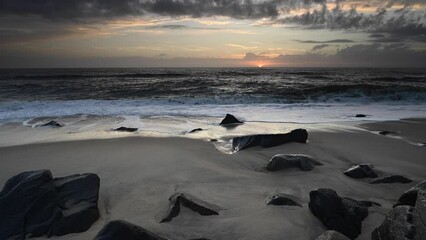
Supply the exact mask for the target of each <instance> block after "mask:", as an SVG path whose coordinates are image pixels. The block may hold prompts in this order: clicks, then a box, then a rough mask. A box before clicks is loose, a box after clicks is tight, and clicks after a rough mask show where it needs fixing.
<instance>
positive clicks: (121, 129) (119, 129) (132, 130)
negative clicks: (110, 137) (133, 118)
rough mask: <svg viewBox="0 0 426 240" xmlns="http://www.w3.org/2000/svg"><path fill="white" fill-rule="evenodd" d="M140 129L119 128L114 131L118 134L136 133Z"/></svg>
mask: <svg viewBox="0 0 426 240" xmlns="http://www.w3.org/2000/svg"><path fill="white" fill-rule="evenodd" d="M137 130H138V129H137V128H128V127H119V128H116V129H114V131H117V132H136V131H137Z"/></svg>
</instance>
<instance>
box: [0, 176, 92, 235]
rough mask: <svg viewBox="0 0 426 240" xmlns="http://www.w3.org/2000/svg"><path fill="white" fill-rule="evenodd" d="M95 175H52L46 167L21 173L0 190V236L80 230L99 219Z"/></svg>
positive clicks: (61, 233) (66, 232) (48, 233)
mask: <svg viewBox="0 0 426 240" xmlns="http://www.w3.org/2000/svg"><path fill="white" fill-rule="evenodd" d="M99 183H100V180H99V177H98V176H97V175H96V174H90V173H88V174H79V175H71V176H68V177H62V178H55V179H54V178H53V177H52V173H51V172H50V171H49V170H40V171H31V172H23V173H21V174H18V175H16V176H14V177H12V178H10V179H9V180H8V181H7V182H6V184H5V185H4V187H3V189H2V191H1V192H0V222H1V228H0V239H8V238H13V239H24V238H25V237H26V236H29V237H40V236H43V235H47V236H52V235H53V236H62V235H65V234H68V233H77V232H84V231H86V230H87V229H89V228H90V226H91V225H92V224H93V223H94V222H95V221H96V220H97V219H98V218H99V211H98V206H97V204H98V198H99Z"/></svg>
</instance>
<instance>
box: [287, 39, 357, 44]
mask: <svg viewBox="0 0 426 240" xmlns="http://www.w3.org/2000/svg"><path fill="white" fill-rule="evenodd" d="M295 41H296V42H299V43H315V44H318V43H352V42H354V41H353V40H350V39H333V40H327V41H315V40H295Z"/></svg>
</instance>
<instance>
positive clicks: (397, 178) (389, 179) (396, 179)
mask: <svg viewBox="0 0 426 240" xmlns="http://www.w3.org/2000/svg"><path fill="white" fill-rule="evenodd" d="M410 182H412V180H411V179H408V178H406V177H404V176H401V175H391V176H386V177H382V178H379V179H376V180H374V181H371V182H370V183H371V184H377V183H410Z"/></svg>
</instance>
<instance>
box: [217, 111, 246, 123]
mask: <svg viewBox="0 0 426 240" xmlns="http://www.w3.org/2000/svg"><path fill="white" fill-rule="evenodd" d="M242 123H243V122H242V121H240V120H238V119H237V118H236V117H234V115H231V114H226V116H225V118H224V119H223V120H222V122H220V123H219V125H227V124H242Z"/></svg>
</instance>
